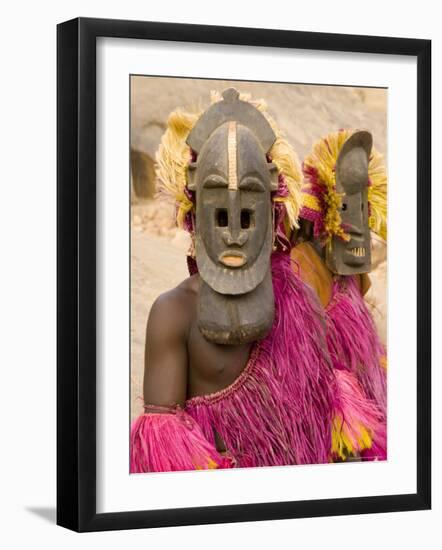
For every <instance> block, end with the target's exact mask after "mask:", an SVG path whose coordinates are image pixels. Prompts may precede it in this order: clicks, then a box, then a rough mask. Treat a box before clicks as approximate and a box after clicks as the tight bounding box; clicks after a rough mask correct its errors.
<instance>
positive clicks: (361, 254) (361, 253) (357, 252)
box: [348, 246, 365, 258]
mask: <svg viewBox="0 0 442 550" xmlns="http://www.w3.org/2000/svg"><path fill="white" fill-rule="evenodd" d="M348 252H349V254H351V255H352V256H355V257H356V258H365V247H363V246H358V247H356V248H351V249H350V250H349V251H348Z"/></svg>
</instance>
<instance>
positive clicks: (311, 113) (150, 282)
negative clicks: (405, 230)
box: [130, 76, 388, 419]
mask: <svg viewBox="0 0 442 550" xmlns="http://www.w3.org/2000/svg"><path fill="white" fill-rule="evenodd" d="M231 86H233V87H235V88H236V89H237V90H239V92H240V93H249V94H251V95H252V97H253V98H254V99H264V100H265V101H266V103H267V105H268V111H269V113H270V115H271V116H272V117H273V118H274V119H275V120H276V122H277V123H278V126H279V128H280V129H281V130H282V131H283V133H284V134H285V136H286V137H287V139H288V141H289V142H290V143H291V145H292V146H293V148H294V150H295V151H296V153H297V155H298V157H299V160H300V161H302V159H303V158H304V156H305V155H306V154H307V153H308V152H309V151H310V149H311V148H312V146H313V144H314V142H315V141H316V140H318V139H319V138H320V137H322V136H324V135H325V134H327V133H329V132H332V131H335V130H338V129H339V128H356V129H366V130H369V131H370V132H371V133H372V135H373V140H374V146H375V147H376V149H378V151H379V152H381V153H382V154H383V155H384V158H385V162H386V163H387V97H388V91H387V90H385V89H378V88H351V87H340V86H319V85H304V84H275V83H264V82H244V81H240V82H234V81H226V80H198V79H184V78H164V77H148V76H132V77H131V144H130V146H131V150H130V159H131V417H132V419H133V418H135V417H136V416H138V414H140V412H141V411H142V405H143V402H142V384H143V370H144V339H145V330H146V321H147V317H148V314H149V310H150V307H151V305H152V303H153V301H154V300H155V299H156V298H157V297H158V296H159V295H160V294H161V293H163V292H165V291H166V290H169V289H171V288H173V287H174V286H176V285H177V284H179V283H180V282H181V281H182V280H183V279H185V278H186V277H187V276H188V272H187V265H186V258H185V254H186V251H187V248H188V244H189V241H188V238H187V235H186V234H185V232H183V231H180V230H178V229H177V228H176V227H175V225H174V206H173V204H170V203H167V202H165V201H164V199H161V200H160V199H159V198H157V196H156V181H155V153H156V150H157V148H158V145H159V142H160V139H161V136H162V134H163V132H164V131H165V129H166V124H167V119H168V116H169V114H170V113H171V112H172V111H173V110H175V109H176V108H177V107H181V108H184V109H189V110H197V109H204V108H205V107H207V106H208V105H209V103H210V92H211V91H212V90H215V91H219V92H222V91H223V90H225V89H226V88H228V87H231ZM372 257H373V267H374V269H373V272H372V273H371V275H370V278H371V281H372V286H371V289H370V290H369V292H368V294H367V295H366V300H367V303H368V305H369V307H370V309H371V311H372V314H373V317H374V319H375V322H376V324H377V327H378V330H379V333H380V336H381V339H382V340H383V341H384V342H386V292H387V286H386V274H387V250H386V243H384V242H383V241H382V240H381V239H380V238H379V237H377V236H376V235H373V250H372Z"/></svg>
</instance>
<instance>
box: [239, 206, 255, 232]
mask: <svg viewBox="0 0 442 550" xmlns="http://www.w3.org/2000/svg"><path fill="white" fill-rule="evenodd" d="M252 225H253V214H252V212H250V210H241V229H250V227H252Z"/></svg>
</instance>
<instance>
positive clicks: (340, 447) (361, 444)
mask: <svg viewBox="0 0 442 550" xmlns="http://www.w3.org/2000/svg"><path fill="white" fill-rule="evenodd" d="M355 438H356V447H355V446H354V444H353V441H354V439H355ZM372 445H373V440H372V437H371V434H370V432H369V431H368V430H367V428H366V427H365V426H364V425H362V424H358V425H357V426H352V434H350V433H349V427H348V425H347V423H345V422H344V421H343V419H342V416H341V415H336V416H335V418H334V419H333V426H332V454H333V456H339V457H340V458H341V459H342V460H346V459H347V458H348V457H349V456H351V455H355V454H356V453H360V452H361V451H363V450H365V449H370V448H371V446H372Z"/></svg>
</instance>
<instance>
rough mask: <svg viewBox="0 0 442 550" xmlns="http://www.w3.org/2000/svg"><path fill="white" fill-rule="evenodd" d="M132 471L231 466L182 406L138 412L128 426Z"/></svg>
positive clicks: (166, 470) (206, 468) (169, 470)
mask: <svg viewBox="0 0 442 550" xmlns="http://www.w3.org/2000/svg"><path fill="white" fill-rule="evenodd" d="M130 443H131V445H130V448H131V456H130V471H131V473H142V472H172V471H183V470H211V469H215V468H231V467H232V466H233V463H232V462H231V461H230V459H228V458H224V457H222V456H221V455H220V454H219V453H218V452H217V451H216V449H215V447H214V446H213V445H211V444H210V443H209V442H208V441H207V440H206V439H205V438H204V435H203V433H202V431H201V429H200V427H199V426H198V425H197V424H196V423H195V421H194V420H193V419H192V418H191V417H190V416H189V415H188V414H186V413H185V412H184V411H183V410H181V409H178V408H177V412H176V413H173V414H169V413H168V414H159V413H148V414H143V415H141V416H139V417H138V418H137V419H136V420H135V421H134V422H133V424H132V429H131V441H130Z"/></svg>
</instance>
